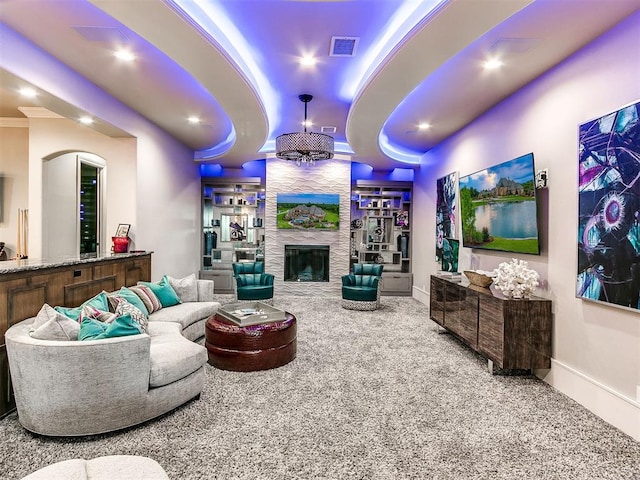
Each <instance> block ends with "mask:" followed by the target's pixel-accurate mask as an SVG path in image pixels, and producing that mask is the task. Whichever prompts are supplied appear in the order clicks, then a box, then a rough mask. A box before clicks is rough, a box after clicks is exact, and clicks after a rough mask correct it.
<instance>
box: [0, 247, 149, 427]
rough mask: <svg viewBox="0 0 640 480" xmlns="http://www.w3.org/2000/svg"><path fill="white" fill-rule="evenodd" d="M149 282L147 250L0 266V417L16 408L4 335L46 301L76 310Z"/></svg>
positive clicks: (10, 262) (23, 261) (52, 304)
mask: <svg viewBox="0 0 640 480" xmlns="http://www.w3.org/2000/svg"><path fill="white" fill-rule="evenodd" d="M149 280H151V252H146V253H126V254H117V255H105V256H101V257H89V258H78V259H64V260H61V261H55V260H54V261H39V260H19V261H6V262H0V395H1V397H0V417H1V416H3V415H5V414H6V413H8V412H10V411H11V410H13V409H14V408H15V403H14V399H13V392H12V390H11V385H10V376H9V365H8V362H7V352H6V346H5V341H4V334H5V332H6V331H7V329H8V328H9V327H11V326H12V325H14V324H16V323H18V322H21V321H22V320H26V319H27V318H30V317H33V316H35V315H36V314H37V313H38V312H39V311H40V308H42V305H44V304H45V303H48V304H49V305H51V306H56V305H64V306H66V307H76V306H78V305H80V304H81V303H82V302H84V301H85V300H88V299H89V298H91V297H93V296H94V295H97V294H98V293H100V292H101V291H102V290H106V291H108V292H110V291H113V290H117V289H119V288H120V287H122V286H130V285H135V284H136V283H137V282H138V281H149Z"/></svg>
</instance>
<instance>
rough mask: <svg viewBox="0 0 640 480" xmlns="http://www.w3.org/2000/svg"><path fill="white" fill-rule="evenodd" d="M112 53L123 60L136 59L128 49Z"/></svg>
mask: <svg viewBox="0 0 640 480" xmlns="http://www.w3.org/2000/svg"><path fill="white" fill-rule="evenodd" d="M113 55H114V56H115V57H116V58H118V59H120V60H122V61H124V62H133V61H134V60H135V59H136V56H135V55H134V54H133V53H132V52H131V51H130V50H125V49H120V50H116V51H115V52H113Z"/></svg>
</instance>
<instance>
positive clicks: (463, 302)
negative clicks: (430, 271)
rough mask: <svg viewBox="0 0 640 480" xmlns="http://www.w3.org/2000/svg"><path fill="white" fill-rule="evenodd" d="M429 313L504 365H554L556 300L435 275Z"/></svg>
mask: <svg viewBox="0 0 640 480" xmlns="http://www.w3.org/2000/svg"><path fill="white" fill-rule="evenodd" d="M430 286H431V294H430V302H429V316H430V318H431V320H433V321H434V322H436V323H437V324H438V325H440V326H442V327H444V328H445V329H446V330H448V331H449V332H451V333H452V334H454V335H455V336H457V337H458V338H460V339H461V340H462V341H463V342H464V343H466V344H467V345H469V346H470V347H471V348H473V349H474V350H475V351H477V352H479V353H480V354H481V355H483V356H485V357H486V358H487V359H489V360H490V361H492V362H493V363H494V364H495V365H496V366H498V367H499V368H501V369H504V370H515V369H523V370H531V369H535V368H551V327H552V322H551V300H546V299H543V298H539V297H533V298H531V299H529V300H512V299H508V298H506V297H504V296H502V295H501V294H500V293H497V292H493V291H492V290H490V289H488V288H480V287H476V286H473V285H469V283H468V282H463V283H460V282H453V281H450V280H448V279H445V278H440V277H437V276H435V275H432V276H431V282H430Z"/></svg>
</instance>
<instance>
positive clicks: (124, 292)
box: [109, 287, 149, 317]
mask: <svg viewBox="0 0 640 480" xmlns="http://www.w3.org/2000/svg"><path fill="white" fill-rule="evenodd" d="M109 297H110V298H111V299H113V298H114V297H116V298H117V297H121V298H124V299H125V300H126V301H127V302H129V303H130V304H131V305H133V306H134V307H137V308H138V309H140V311H141V312H142V313H143V314H144V315H145V316H147V317H148V316H149V311H148V310H147V307H145V306H144V302H143V301H142V300H141V299H140V297H139V296H138V295H137V294H136V293H135V292H134V291H133V290H129V289H128V288H127V287H122V288H121V289H120V290H118V291H117V292H113V293H110V294H109ZM117 306H118V302H114V303H112V305H111V310H112V311H115V310H116V307H117Z"/></svg>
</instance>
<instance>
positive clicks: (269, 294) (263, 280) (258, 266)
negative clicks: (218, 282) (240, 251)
mask: <svg viewBox="0 0 640 480" xmlns="http://www.w3.org/2000/svg"><path fill="white" fill-rule="evenodd" d="M233 274H234V277H235V279H236V286H237V289H236V291H237V294H238V300H268V299H271V298H273V282H274V279H275V276H274V275H272V274H270V273H264V263H263V262H246V263H234V264H233Z"/></svg>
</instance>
